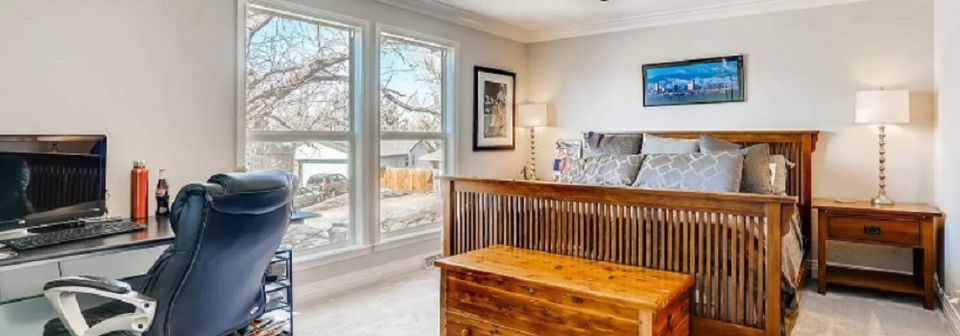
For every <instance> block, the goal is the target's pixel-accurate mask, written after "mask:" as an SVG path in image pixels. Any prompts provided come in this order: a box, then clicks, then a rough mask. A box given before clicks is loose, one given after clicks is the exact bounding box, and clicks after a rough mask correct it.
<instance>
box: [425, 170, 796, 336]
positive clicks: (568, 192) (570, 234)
mask: <svg viewBox="0 0 960 336" xmlns="http://www.w3.org/2000/svg"><path fill="white" fill-rule="evenodd" d="M441 184H442V190H443V200H444V205H443V211H444V231H443V253H444V255H446V256H449V255H455V254H460V253H464V252H468V251H472V250H476V249H480V248H484V247H487V246H491V245H509V246H514V247H520V248H527V249H533V250H539V251H545V252H550V253H557V254H562V255H569V256H575V257H581V258H588V259H593V260H599V261H607V262H614V263H619V264H626V265H633V266H641V267H647V268H652V269H659V270H667V271H675V272H682V273H687V274H691V275H694V277H695V283H694V295H693V296H694V297H693V299H692V301H693V302H691V306H690V307H691V308H690V309H691V312H690V313H691V316H693V317H694V318H693V320H692V328H693V329H692V330H693V334H694V335H703V336H707V335H769V336H774V335H780V333H781V328H782V326H781V324H782V316H781V315H782V312H781V303H780V302H781V297H780V295H781V276H780V274H781V273H780V269H781V239H782V234H783V233H784V232H786V230H787V226H788V225H789V216H790V215H791V213H792V211H793V209H794V204H795V202H796V198H793V197H780V196H765V195H750V194H734V193H729V194H728V193H703V192H687V191H668V190H649V189H638V188H629V187H613V186H588V185H569V184H557V183H546V182H529V181H514V180H493V179H478V178H461V177H443V178H441Z"/></svg>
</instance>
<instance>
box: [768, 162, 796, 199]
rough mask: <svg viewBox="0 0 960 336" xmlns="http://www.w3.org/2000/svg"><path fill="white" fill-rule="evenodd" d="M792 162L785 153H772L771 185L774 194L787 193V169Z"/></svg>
mask: <svg viewBox="0 0 960 336" xmlns="http://www.w3.org/2000/svg"><path fill="white" fill-rule="evenodd" d="M790 167H792V164H791V163H789V162H787V158H786V157H785V156H783V155H770V186H771V189H770V190H771V191H772V193H773V194H774V195H786V194H787V169H789V168H790Z"/></svg>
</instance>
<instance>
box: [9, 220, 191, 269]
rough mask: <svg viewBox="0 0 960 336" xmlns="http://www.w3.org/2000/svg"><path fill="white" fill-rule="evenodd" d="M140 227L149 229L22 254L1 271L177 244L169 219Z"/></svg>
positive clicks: (143, 222) (22, 252) (144, 221)
mask: <svg viewBox="0 0 960 336" xmlns="http://www.w3.org/2000/svg"><path fill="white" fill-rule="evenodd" d="M140 223H141V224H143V225H146V227H147V229H146V230H141V231H137V232H131V233H121V234H115V235H110V236H106V237H101V238H93V239H84V240H78V241H74V242H69V243H64V244H59V245H54V246H48V247H41V248H38V249H33V250H26V251H21V252H18V253H19V254H18V255H17V256H16V257H13V258H10V259H5V260H0V271H9V270H14V269H18V268H23V267H31V266H37V265H42V264H47V263H55V262H61V261H66V260H72V259H80V258H89V257H93V256H97V255H102V254H113V253H120V252H124V251H131V250H139V249H147V248H151V247H157V246H162V245H169V244H170V243H172V242H173V239H174V234H173V229H171V228H170V220H169V219H168V218H155V217H150V219H148V220H143V221H142V222H140Z"/></svg>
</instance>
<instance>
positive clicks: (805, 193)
mask: <svg viewBox="0 0 960 336" xmlns="http://www.w3.org/2000/svg"><path fill="white" fill-rule="evenodd" d="M601 133H603V134H643V133H648V134H653V135H657V136H662V137H670V138H683V139H698V138H699V137H700V134H712V135H715V136H716V137H718V138H720V139H722V140H724V141H729V142H734V143H738V144H740V145H743V146H750V145H754V144H761V143H766V144H770V152H771V153H772V154H780V155H783V156H785V157H786V158H787V160H790V162H793V163H795V164H796V166H795V167H794V168H793V169H790V170H789V171H788V172H787V194H789V195H790V196H796V197H798V198H799V203H800V204H799V207H800V216H801V218H802V219H803V226H804V227H803V234H804V237H805V239H806V240H808V241H807V243H809V239H810V238H811V237H810V235H811V231H810V225H811V224H810V215H811V206H812V203H813V198H812V195H811V190H810V189H811V181H812V180H813V171H812V164H811V163H812V156H813V151H814V150H816V149H817V138H818V137H819V136H820V131H814V130H742V131H741V130H723V131H712V130H699V131H624V132H601ZM807 246H810V245H807Z"/></svg>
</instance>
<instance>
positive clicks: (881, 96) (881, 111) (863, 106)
mask: <svg viewBox="0 0 960 336" xmlns="http://www.w3.org/2000/svg"><path fill="white" fill-rule="evenodd" d="M908 122H910V91H907V90H889V91H887V90H878V91H860V92H857V113H856V123H858V124H875V125H878V126H879V128H880V191H879V192H878V193H877V197H874V198H873V199H872V200H871V202H872V203H873V205H893V200H892V199H890V197H887V182H886V179H887V174H886V170H887V167H886V162H887V157H886V154H887V150H886V145H887V134H886V125H887V124H903V123H908Z"/></svg>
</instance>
